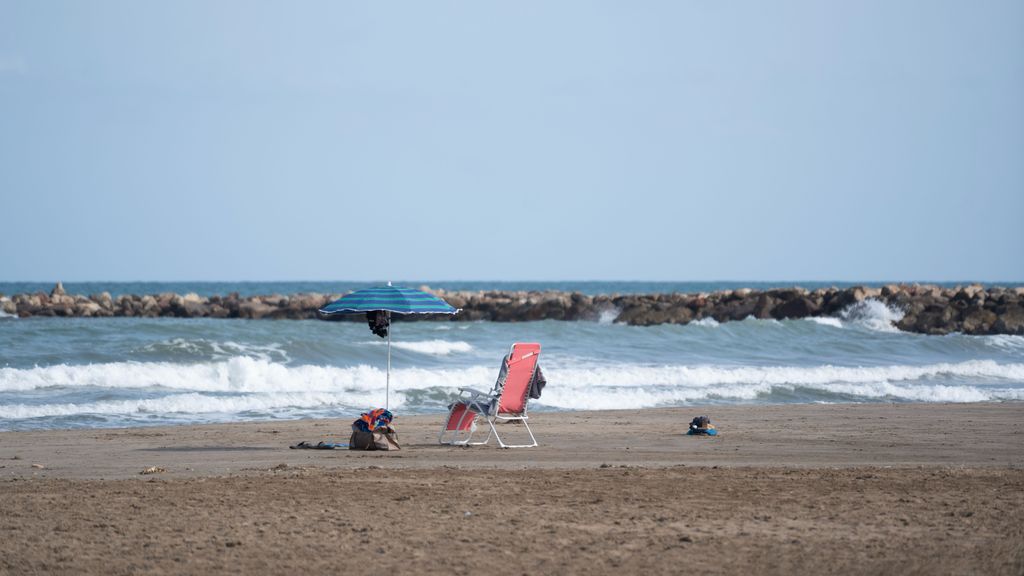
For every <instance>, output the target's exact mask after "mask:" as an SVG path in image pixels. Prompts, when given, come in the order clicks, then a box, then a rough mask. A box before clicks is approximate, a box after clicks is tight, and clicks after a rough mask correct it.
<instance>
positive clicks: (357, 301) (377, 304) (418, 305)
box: [320, 282, 459, 408]
mask: <svg viewBox="0 0 1024 576" xmlns="http://www.w3.org/2000/svg"><path fill="white" fill-rule="evenodd" d="M382 310H383V311H384V312H387V313H388V315H387V323H388V375H387V380H386V381H385V388H384V407H385V408H390V407H391V404H390V396H391V328H390V324H391V314H455V313H456V312H458V311H459V310H458V309H457V308H455V307H453V306H451V305H450V304H448V303H447V302H445V301H444V300H441V299H440V298H438V297H437V296H434V295H433V294H427V293H426V292H423V291H422V290H414V289H412V288H402V287H400V286H392V285H391V282H388V285H387V286H380V287H377V288H366V289H365V290H356V291H355V292H353V293H351V294H348V295H346V296H343V297H341V298H339V299H337V300H335V301H334V302H331V303H330V304H328V305H327V306H324V307H323V308H321V309H320V314H322V315H323V316H325V317H327V316H335V315H338V314H358V313H360V312H379V311H382Z"/></svg>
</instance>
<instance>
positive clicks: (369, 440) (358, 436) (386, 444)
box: [348, 426, 402, 450]
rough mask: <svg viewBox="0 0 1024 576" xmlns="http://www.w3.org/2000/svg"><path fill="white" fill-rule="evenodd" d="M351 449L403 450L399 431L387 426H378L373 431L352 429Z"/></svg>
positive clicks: (349, 447) (349, 440) (349, 443)
mask: <svg viewBox="0 0 1024 576" xmlns="http://www.w3.org/2000/svg"><path fill="white" fill-rule="evenodd" d="M348 449H349V450H401V449H402V447H401V446H399V445H398V432H397V431H395V429H394V428H392V427H390V426H387V427H384V428H377V429H375V430H373V431H372V432H367V431H365V430H352V437H351V438H349V439H348Z"/></svg>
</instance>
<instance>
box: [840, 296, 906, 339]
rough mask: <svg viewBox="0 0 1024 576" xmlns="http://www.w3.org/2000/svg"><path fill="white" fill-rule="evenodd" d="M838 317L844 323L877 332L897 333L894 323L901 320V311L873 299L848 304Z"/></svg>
mask: <svg viewBox="0 0 1024 576" xmlns="http://www.w3.org/2000/svg"><path fill="white" fill-rule="evenodd" d="M839 315H840V317H842V319H843V320H845V321H846V322H850V323H853V324H857V325H860V326H863V327H865V328H868V329H870V330H877V331H879V332H899V329H897V328H896V323H897V322H899V321H900V320H902V319H903V311H902V310H900V309H899V308H896V307H894V306H889V305H888V304H886V303H885V302H882V301H881V300H876V299H874V298H868V299H867V300H861V301H860V302H856V303H854V304H850V305H849V306H847V307H846V308H844V309H843V311H842V312H840V313H839Z"/></svg>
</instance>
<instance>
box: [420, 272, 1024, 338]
mask: <svg viewBox="0 0 1024 576" xmlns="http://www.w3.org/2000/svg"><path fill="white" fill-rule="evenodd" d="M435 293H436V294H437V295H439V296H441V297H443V298H445V299H446V300H447V301H448V302H449V303H450V304H452V305H453V306H456V307H459V308H462V309H463V311H462V313H460V314H459V315H458V316H459V317H458V319H460V320H493V321H522V320H541V319H555V320H591V321H594V320H605V321H614V322H620V323H625V324H631V325H637V326H651V325H655V324H687V323H690V322H694V321H699V320H704V319H708V318H710V319H714V320H715V321H717V322H729V321H738V320H744V319H746V318H751V317H752V318H757V319H775V320H786V319H800V318H808V317H836V318H845V319H851V320H853V319H857V317H858V316H864V315H870V314H872V313H873V310H872V306H871V304H872V303H878V304H877V305H878V306H883V310H884V312H883V314H882V317H881V318H874V319H873V320H874V321H880V322H883V323H885V322H887V323H890V324H891V325H893V326H895V327H896V328H898V329H900V330H904V331H907V332H918V333H922V334H937V335H941V334H949V333H951V332H962V333H965V334H1017V335H1024V288H1020V287H1018V288H1003V287H991V288H985V287H983V286H981V285H979V284H973V285H970V286H964V287H961V286H957V287H954V288H943V287H939V286H933V285H918V284H909V285H908V284H899V285H896V284H891V285H886V286H882V287H880V288H878V287H866V286H856V287H852V288H842V289H840V288H821V289H817V290H813V291H808V290H805V289H803V288H799V287H794V288H786V289H776V290H764V291H758V290H751V289H746V288H743V289H738V290H726V291H721V292H713V293H701V294H683V293H671V294H629V295H598V296H587V295H584V294H579V293H564V292H472V293H466V292H445V291H444V290H437V291H435Z"/></svg>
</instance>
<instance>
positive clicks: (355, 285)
mask: <svg viewBox="0 0 1024 576" xmlns="http://www.w3.org/2000/svg"><path fill="white" fill-rule="evenodd" d="M383 283H384V282H348V281H335V282H65V283H64V289H65V290H66V291H67V292H68V293H69V294H84V295H88V294H99V293H100V292H110V294H111V295H112V296H113V297H115V298H116V297H117V296H119V295H121V294H139V295H142V294H160V293H163V292H174V293H177V294H187V293H189V292H195V293H196V294H199V295H200V296H215V295H220V296H223V295H227V294H230V293H232V292H238V293H239V295H241V296H254V295H264V294H298V293H300V292H318V293H320V294H343V293H345V292H348V291H350V290H359V289H361V288H369V287H371V286H378V285H381V284H383ZM394 283H395V284H397V285H401V286H410V287H420V286H423V285H428V286H430V287H432V288H443V289H445V290H449V291H450V290H473V291H476V290H559V291H565V292H582V293H584V294H592V295H593V294H658V293H668V292H685V293H696V292H714V291H717V290H735V289H737V288H752V289H757V290H767V289H770V288H789V287H792V286H802V287H804V288H807V289H808V290H814V289H815V288H827V287H829V286H836V287H839V288H843V287H849V286H856V285H868V286H881V285H883V284H887V282H882V281H878V282H789V281H786V282H735V281H727V282H726V281H723V282H597V281H575V282H472V281H444V282H442V281H432V282H427V281H419V280H402V281H395V282H394ZM970 283H971V282H966V281H965V282H932V284H938V285H940V286H956V285H957V284H963V285H967V284H970ZM54 284H55V282H0V294H8V295H10V294H25V293H35V292H46V293H49V292H50V290H52V289H53V286H54ZM999 285H1000V286H1020V285H1021V284H1020V283H1016V282H1009V283H1006V282H1000V283H999Z"/></svg>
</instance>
